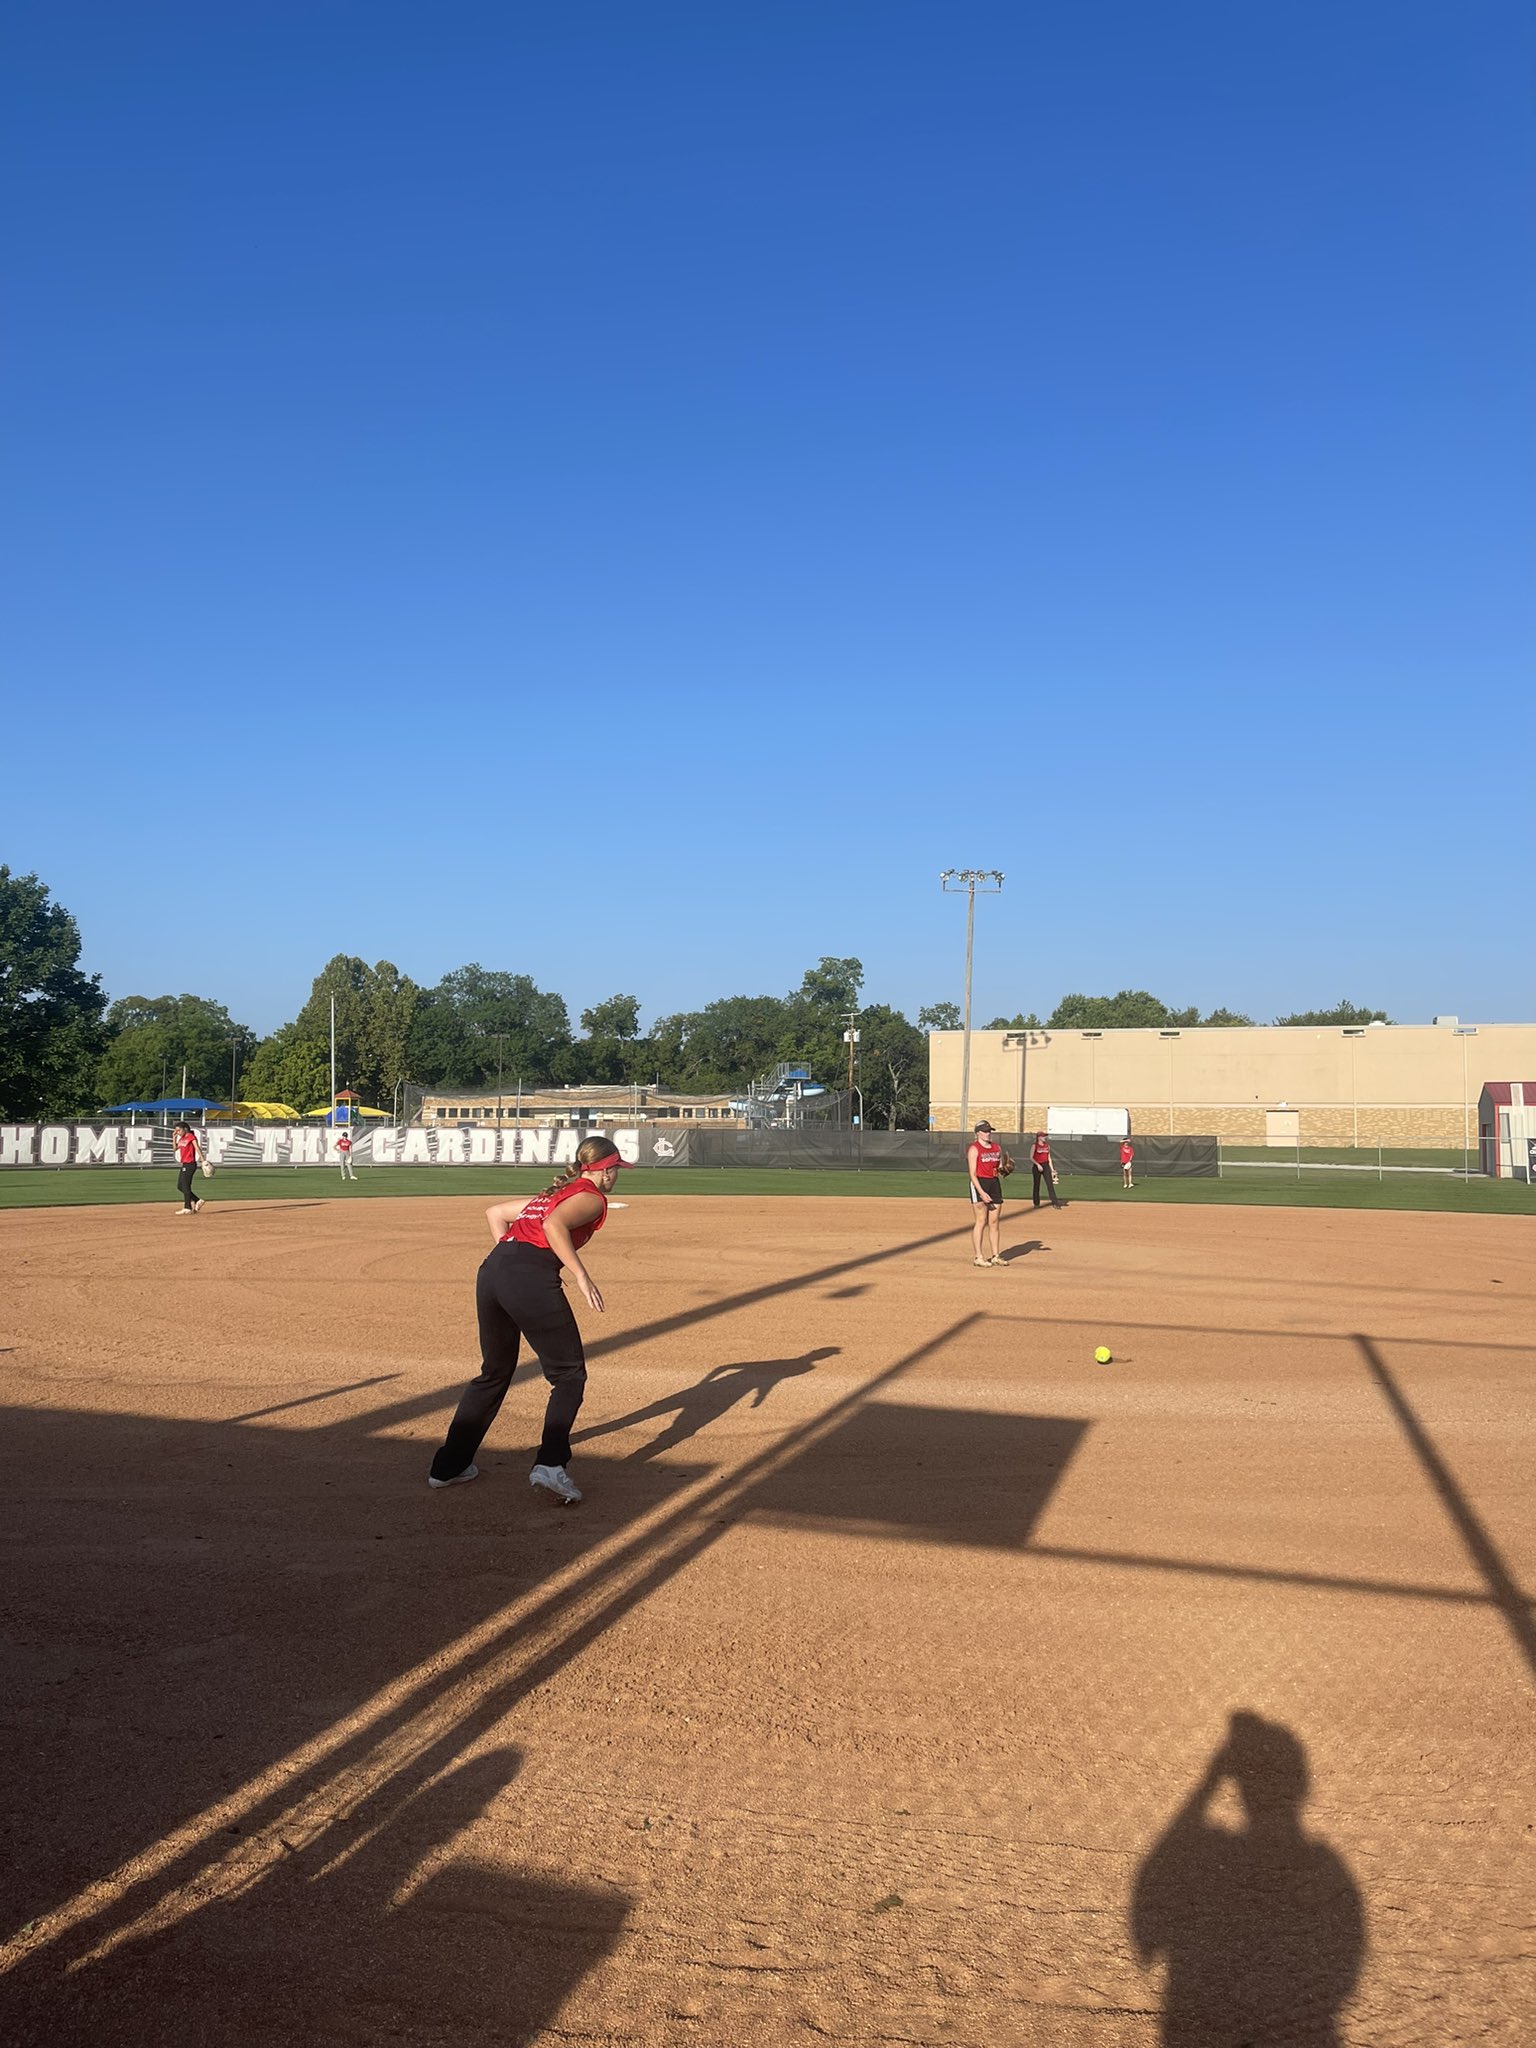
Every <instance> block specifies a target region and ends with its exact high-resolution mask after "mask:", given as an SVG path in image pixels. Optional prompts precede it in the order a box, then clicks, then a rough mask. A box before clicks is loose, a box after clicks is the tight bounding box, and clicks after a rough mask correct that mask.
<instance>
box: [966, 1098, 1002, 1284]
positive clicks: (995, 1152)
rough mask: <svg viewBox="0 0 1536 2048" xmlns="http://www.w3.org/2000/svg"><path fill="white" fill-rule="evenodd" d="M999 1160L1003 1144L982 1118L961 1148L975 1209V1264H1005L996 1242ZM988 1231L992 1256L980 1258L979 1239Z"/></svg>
mask: <svg viewBox="0 0 1536 2048" xmlns="http://www.w3.org/2000/svg"><path fill="white" fill-rule="evenodd" d="M1002 1163H1003V1148H1002V1146H1001V1145H1000V1144H999V1143H998V1142H997V1140H996V1138H995V1137H994V1136H993V1135H992V1126H991V1125H990V1124H989V1123H988V1122H987V1121H986V1120H985V1118H983V1120H982V1121H981V1122H980V1123H979V1124H978V1125H977V1126H976V1132H975V1136H974V1137H973V1138H972V1139H971V1142H970V1144H969V1145H967V1146H966V1148H965V1166H966V1171H967V1172H968V1173H969V1174H970V1176H971V1201H972V1204H973V1205H974V1207H975V1210H976V1220H975V1221H974V1222H973V1223H972V1225H971V1250H972V1255H973V1263H974V1264H975V1265H978V1266H1002V1265H1006V1264H1007V1261H1006V1260H1005V1259H1004V1257H1003V1248H1002V1245H1001V1244H1000V1242H999V1237H1000V1234H1001V1231H1002V1218H1003V1183H1002V1177H1001V1173H1000V1171H999V1169H1000V1168H1001V1166H1002ZM988 1232H990V1234H991V1239H992V1256H991V1258H984V1257H983V1256H982V1239H983V1234H984V1233H988Z"/></svg>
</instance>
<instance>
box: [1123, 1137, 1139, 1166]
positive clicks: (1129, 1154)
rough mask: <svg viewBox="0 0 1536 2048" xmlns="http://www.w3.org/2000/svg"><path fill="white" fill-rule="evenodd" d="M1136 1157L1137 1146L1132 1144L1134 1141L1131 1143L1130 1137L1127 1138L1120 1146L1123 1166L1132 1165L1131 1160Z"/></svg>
mask: <svg viewBox="0 0 1536 2048" xmlns="http://www.w3.org/2000/svg"><path fill="white" fill-rule="evenodd" d="M1135 1157H1136V1148H1135V1146H1134V1145H1132V1143H1131V1141H1130V1140H1129V1138H1127V1139H1126V1140H1125V1141H1124V1143H1123V1144H1122V1145H1121V1147H1120V1164H1121V1165H1122V1166H1129V1165H1130V1163H1131V1161H1132V1160H1133V1159H1134V1158H1135Z"/></svg>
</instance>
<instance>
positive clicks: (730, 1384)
mask: <svg viewBox="0 0 1536 2048" xmlns="http://www.w3.org/2000/svg"><path fill="white" fill-rule="evenodd" d="M841 1348H842V1347H841V1345H838V1344H823V1345H822V1346H821V1347H820V1349H819V1350H816V1351H807V1352H805V1353H803V1355H802V1356H800V1357H799V1358H760V1359H756V1360H753V1361H752V1362H751V1363H749V1364H744V1365H717V1366H715V1367H714V1368H713V1369H712V1370H711V1371H709V1372H707V1373H705V1375H704V1377H703V1379H701V1380H699V1381H698V1382H697V1383H696V1384H695V1385H694V1386H691V1387H684V1388H683V1390H682V1391H681V1393H677V1394H671V1395H668V1396H666V1397H665V1398H664V1399H662V1400H660V1401H652V1402H651V1403H650V1405H649V1406H648V1407H645V1408H636V1409H633V1410H632V1411H631V1412H630V1413H629V1414H628V1415H620V1416H616V1417H615V1419H614V1420H613V1421H612V1422H600V1423H597V1424H595V1425H594V1426H593V1427H592V1428H591V1429H578V1430H574V1431H572V1434H571V1441H572V1443H573V1444H579V1443H589V1442H591V1441H592V1439H593V1438H595V1437H600V1436H612V1435H614V1434H615V1432H616V1431H618V1430H621V1429H632V1428H633V1427H634V1426H635V1424H636V1423H639V1422H651V1421H654V1420H658V1419H659V1418H660V1417H661V1416H663V1415H670V1416H672V1417H673V1421H672V1423H671V1425H670V1427H669V1428H667V1429H664V1430H663V1431H662V1433H661V1435H660V1436H658V1437H653V1438H652V1439H651V1441H650V1442H649V1443H648V1444H642V1445H641V1447H640V1448H639V1450H637V1451H631V1452H630V1457H631V1459H636V1458H641V1459H643V1458H656V1457H659V1456H660V1455H661V1453H662V1452H663V1451H670V1450H675V1449H676V1447H677V1446H678V1445H679V1444H683V1443H686V1442H687V1441H688V1439H689V1438H690V1437H691V1436H696V1435H697V1434H698V1432H699V1431H700V1430H701V1429H708V1427H709V1426H710V1424H711V1423H713V1422H718V1421H719V1420H720V1418H721V1417H722V1416H723V1415H726V1414H728V1413H729V1412H730V1410H731V1409H732V1408H734V1407H735V1405H736V1403H737V1402H738V1401H744V1400H746V1398H747V1396H748V1395H749V1394H750V1395H751V1396H752V1406H753V1407H754V1408H761V1407H762V1405H763V1403H764V1402H765V1401H766V1400H767V1398H768V1396H769V1394H770V1393H772V1391H773V1389H774V1388H775V1387H776V1386H777V1385H778V1384H779V1382H780V1381H781V1380H788V1379H796V1378H798V1377H799V1376H800V1375H801V1374H802V1373H807V1372H814V1371H815V1370H816V1367H817V1366H818V1365H819V1364H820V1362H821V1360H822V1359H824V1358H836V1357H837V1355H838V1352H839V1351H840V1350H841Z"/></svg>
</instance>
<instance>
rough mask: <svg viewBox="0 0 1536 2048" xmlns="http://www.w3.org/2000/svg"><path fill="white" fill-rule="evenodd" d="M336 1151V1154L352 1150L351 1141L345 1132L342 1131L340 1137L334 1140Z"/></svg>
mask: <svg viewBox="0 0 1536 2048" xmlns="http://www.w3.org/2000/svg"><path fill="white" fill-rule="evenodd" d="M336 1150H337V1151H338V1152H350V1151H351V1150H352V1140H351V1139H350V1138H349V1137H348V1136H347V1134H346V1132H345V1131H343V1132H342V1134H341V1136H340V1137H339V1138H338V1139H337V1140H336Z"/></svg>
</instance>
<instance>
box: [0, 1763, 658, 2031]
mask: <svg viewBox="0 0 1536 2048" xmlns="http://www.w3.org/2000/svg"><path fill="white" fill-rule="evenodd" d="M442 1761H443V1757H442V1750H441V1748H440V1749H439V1751H438V1753H437V1754H436V1755H433V1756H430V1757H428V1758H424V1759H421V1760H420V1761H419V1762H418V1764H417V1765H416V1766H415V1767H414V1768H413V1769H412V1770H410V1771H408V1772H407V1773H406V1774H405V1777H404V1779H403V1780H402V1779H401V1778H398V1777H396V1778H392V1779H389V1780H387V1781H386V1782H385V1783H384V1784H382V1785H381V1786H379V1787H378V1789H377V1790H375V1791H374V1792H373V1793H371V1794H370V1795H368V1796H366V1797H364V1799H363V1800H362V1801H361V1802H360V1803H359V1804H358V1805H357V1806H355V1807H353V1808H351V1809H350V1810H347V1809H346V1807H345V1805H343V1810H342V1812H341V1813H340V1815H339V1816H338V1817H337V1818H336V1819H335V1820H333V1821H332V1822H331V1823H330V1824H329V1825H327V1826H324V1827H322V1828H321V1829H320V1830H319V1831H318V1833H315V1834H312V1835H309V1836H306V1837H302V1838H300V1839H298V1840H289V1839H287V1838H284V1839H283V1841H282V1843H281V1845H280V1846H281V1851H282V1854H281V1860H280V1861H278V1862H276V1863H271V1864H269V1865H267V1867H266V1868H265V1869H264V1870H263V1871H262V1872H261V1874H259V1875H256V1876H254V1877H253V1878H250V1879H248V1880H246V1881H244V1882H241V1881H239V1880H238V1879H237V1878H232V1879H229V1880H226V1881H224V1882H223V1883H219V1882H218V1881H217V1880H215V1881H214V1882H213V1884H212V1887H211V1888H212V1890H213V1891H214V1892H215V1894H218V1893H222V1896H214V1897H213V1898H212V1899H211V1900H210V1901H208V1902H206V1903H203V1904H202V1905H201V1906H200V1907H199V1906H194V1907H192V1909H191V1910H189V1911H188V1912H187V1913H186V1914H185V1916H184V1917H183V1918H181V1919H179V1920H177V1921H175V1922H173V1923H172V1924H171V1925H170V1926H167V1927H162V1928H160V1929H158V1930H156V1931H155V1932H153V1933H150V1934H147V1935H144V1936H142V1937H140V1938H138V1939H135V1940H131V1941H129V1942H128V1943H127V1944H125V1945H124V1946H123V1947H122V1948H120V1949H118V1950H117V1951H115V1952H114V1953H113V1954H111V1955H110V1956H108V1957H107V1958H105V1959H104V1960H101V1961H98V1962H94V1963H91V1962H86V1963H82V1964H79V1965H77V1967H76V1969H75V1970H74V1971H72V1972H70V1973H69V1974H68V1975H67V1976H64V1977H61V1978H58V1979H57V1980H56V1981H55V1982H54V1983H53V1985H52V1996H51V2000H50V2004H49V2007H48V2015H47V2017H48V2025H47V2028H46V2030H45V2029H44V2028H42V2027H40V2028H39V2030H38V2033H37V2035H36V2037H35V2038H36V2039H37V2040H38V2041H39V2042H41V2041H43V2040H44V2039H46V2040H48V2041H50V2042H53V2043H68V2044H71V2048H73V2044H75V2043H80V2044H82V2048H83V2044H84V2043H86V2042H89V2041H101V2040H105V2039H108V2038H115V2039H118V2040H130V2039H131V2040H136V2041H139V2042H141V2043H145V2042H147V2043H155V2044H158V2043H161V2042H166V2043H169V2042H172V2041H178V2042H187V2041H194V2042H196V2041H207V2042H213V2041H230V2040H234V2039H237V2038H238V2039H239V2040H241V2041H242V2042H247V2043H257V2044H261V2048H280V2044H287V2043H290V2042H297V2041H327V2042H356V2043H358V2044H360V2048H361V2044H365V2043H367V2044H371V2043H375V2042H379V2041H413V2040H426V2039H431V2040H439V2039H443V2040H451V2039H459V2040H464V2041H490V2040H494V2041H495V2042H496V2043H497V2044H498V2048H516V2044H519V2043H526V2042H530V2041H532V2040H534V2039H536V2038H544V2030H545V2029H546V2028H547V2026H548V2025H549V2023H550V2021H551V2020H552V2019H553V2018H554V2016H555V2014H556V2013H557V2011H558V2010H559V2008H560V2006H561V2005H562V2004H563V2003H564V2001H565V2000H566V1998H567V1997H568V1996H569V1994H570V1993H571V1991H572V1990H573V1989H574V1988H575V1987H576V1986H577V1985H578V1984H579V1983H580V1982H581V1980H582V1978H583V1977H585V1976H586V1974H587V1973H588V1972H589V1971H590V1970H591V1969H593V1968H594V1967H595V1966H596V1964H597V1963H598V1962H600V1961H601V1960H602V1959H603V1957H604V1956H606V1955H608V1954H609V1953H611V1951H612V1949H613V1947H614V1945H615V1943H616V1942H617V1940H618V1938H619V1935H620V1931H621V1929H622V1927H623V1924H624V1921H625V1919H626V1917H627V1914H628V1908H629V1902H628V1900H627V1899H626V1898H625V1897H624V1896H623V1894H621V1893H619V1892H617V1891H613V1892H596V1891H591V1890H586V1889H583V1888H581V1887H579V1886H576V1885H572V1884H568V1883H561V1882H557V1881H552V1880H550V1879H549V1878H548V1877H545V1876H533V1875H531V1874H527V1873H524V1872H521V1871H519V1870H516V1869H515V1868H507V1867H506V1866H505V1864H504V1863H503V1861H502V1860H501V1858H500V1857H499V1856H497V1855H495V1854H494V1853H493V1854H492V1855H491V1856H489V1857H488V1856H487V1855H486V1854H485V1853H484V1849H483V1848H482V1847H481V1846H480V1845H481V1841H482V1839H483V1840H485V1842H486V1844H487V1846H489V1847H490V1848H491V1849H492V1850H493V1852H494V1850H495V1849H496V1848H497V1847H498V1846H499V1844H498V1842H497V1831H496V1829H495V1827H494V1823H493V1824H492V1826H491V1827H490V1828H482V1827H481V1826H480V1825H479V1824H480V1823H481V1822H482V1821H483V1820H484V1819H485V1816H486V1815H487V1813H488V1812H489V1809H490V1808H491V1807H492V1805H493V1804H494V1803H495V1802H496V1801H497V1800H498V1799H499V1798H501V1797H502V1796H503V1795H504V1794H505V1792H506V1788H507V1786H508V1785H509V1783H510V1782H511V1780H512V1778H513V1776H514V1775H515V1773H516V1771H517V1768H518V1757H517V1752H516V1751H515V1750H511V1749H497V1750H492V1751H490V1752H488V1753H485V1754H482V1755H480V1756H478V1757H475V1758H472V1759H471V1760H469V1761H467V1762H463V1763H459V1764H457V1765H456V1766H454V1767H451V1768H449V1769H448V1770H447V1772H446V1773H444V1774H443V1775H442V1776H440V1777H437V1778H436V1779H435V1780H434V1779H433V1778H432V1776H431V1773H432V1771H433V1769H434V1767H440V1766H441V1763H442ZM234 1832H235V1831H234V1830H231V1831H230V1833H231V1834H233V1833H234ZM428 2016H430V2017H428ZM424 2025H425V2028H426V2031H423V2028H424ZM33 2038H34V2036H33V2035H32V2034H31V2033H21V2034H19V2035H13V2036H12V2039H16V2040H24V2041H27V2042H31V2041H32V2040H33Z"/></svg>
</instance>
